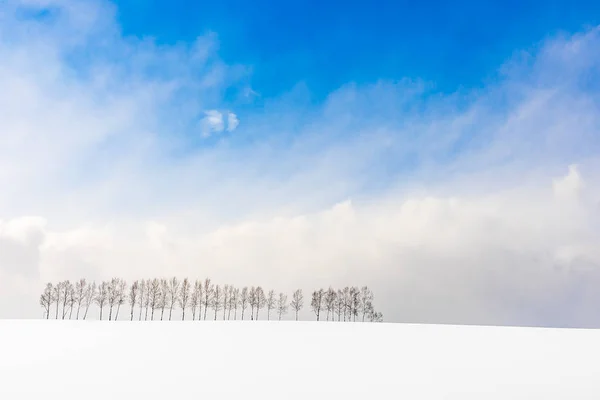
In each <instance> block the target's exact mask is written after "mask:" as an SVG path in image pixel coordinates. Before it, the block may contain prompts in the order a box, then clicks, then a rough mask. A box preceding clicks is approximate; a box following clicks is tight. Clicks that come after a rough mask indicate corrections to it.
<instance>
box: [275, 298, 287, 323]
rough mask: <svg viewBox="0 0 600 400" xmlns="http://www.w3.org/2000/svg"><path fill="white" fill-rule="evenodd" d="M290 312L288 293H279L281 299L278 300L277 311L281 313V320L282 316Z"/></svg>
mask: <svg viewBox="0 0 600 400" xmlns="http://www.w3.org/2000/svg"><path fill="white" fill-rule="evenodd" d="M287 312H288V303H287V295H285V294H283V293H279V300H278V301H277V313H278V314H279V320H280V321H281V317H282V316H284V315H285V314H287Z"/></svg>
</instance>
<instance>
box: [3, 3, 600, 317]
mask: <svg viewBox="0 0 600 400" xmlns="http://www.w3.org/2000/svg"><path fill="white" fill-rule="evenodd" d="M15 4H17V3H15V2H10V3H9V5H8V6H5V5H4V4H3V5H2V6H0V16H1V17H2V22H3V23H2V24H0V37H2V38H4V39H0V57H1V58H2V60H3V63H2V66H0V87H3V88H4V90H3V91H2V92H1V94H0V187H2V188H3V195H2V196H1V197H0V210H2V215H0V217H1V218H2V219H3V221H5V222H3V223H2V224H0V247H1V248H3V249H5V250H4V251H3V252H0V296H2V299H7V301H2V302H0V316H37V315H39V310H38V305H37V294H38V291H39V290H40V288H41V287H42V285H43V282H44V281H46V280H56V279H63V278H67V277H68V278H71V279H75V278H79V277H80V276H86V277H89V278H91V279H103V278H108V277H110V276H113V275H120V276H123V277H125V278H127V279H134V278H137V277H147V276H151V275H160V276H164V275H188V276H190V277H204V276H212V277H213V279H214V280H216V281H219V282H223V283H234V284H239V285H243V284H248V285H252V284H262V285H264V286H268V287H273V288H276V289H279V290H287V291H290V290H292V289H293V288H295V287H296V286H301V287H304V288H306V289H307V290H308V289H310V288H312V287H314V286H318V285H329V284H333V285H336V286H340V285H348V284H356V285H362V284H364V283H366V284H369V285H371V286H372V287H373V289H374V290H375V292H376V294H377V302H378V305H379V306H380V308H381V309H382V311H383V312H384V313H385V315H386V317H387V319H388V320H392V321H400V320H408V321H427V322H466V323H491V324H496V323H510V324H539V325H565V326H592V325H597V324H598V322H597V319H596V318H595V315H596V305H597V304H600V298H599V297H600V294H597V292H598V291H597V290H596V289H597V287H598V286H600V274H599V271H598V265H599V263H600V255H599V253H598V250H597V247H598V246H597V245H596V244H597V243H598V242H599V239H600V232H599V228H598V227H599V226H600V224H599V222H600V218H599V216H598V212H599V207H598V200H599V199H600V197H599V194H600V190H599V189H600V187H599V183H600V176H598V173H597V172H596V171H600V168H599V164H600V159H599V157H598V154H600V142H599V141H598V140H597V137H598V136H597V133H598V130H599V129H598V128H599V127H600V121H599V118H600V117H598V116H599V115H600V113H598V111H599V110H598V103H597V101H596V99H597V94H596V93H595V92H590V91H589V90H588V91H586V90H583V89H582V86H581V85H578V84H577V82H578V79H582V77H584V76H588V75H589V73H590V71H592V70H594V68H597V66H598V65H599V64H600V60H598V59H597V57H595V56H593V54H595V53H593V52H589V51H579V50H578V51H575V50H574V47H573V42H571V41H569V40H566V41H565V40H562V39H561V40H553V41H550V42H548V43H547V44H546V46H545V47H543V48H542V50H541V51H540V53H538V54H534V55H532V57H533V58H534V59H535V60H536V62H535V63H533V65H529V64H525V65H522V64H519V63H518V62H512V63H511V64H510V65H509V67H510V68H508V67H507V68H505V78H504V79H503V80H502V81H500V82H498V83H497V84H496V85H494V86H490V87H488V88H487V89H486V90H484V91H481V92H479V93H478V94H477V96H473V98H474V99H470V100H469V102H468V106H467V107H464V106H463V107H462V108H459V107H458V105H457V104H458V103H460V102H461V101H462V100H464V99H461V98H460V94H455V95H454V96H449V97H439V96H437V97H436V99H434V100H431V98H421V97H420V96H421V94H422V93H423V92H424V91H425V90H426V89H427V86H426V85H423V84H420V83H411V82H401V83H400V84H390V83H385V82H381V83H377V84H374V85H368V86H366V87H356V86H348V87H344V88H341V89H340V90H339V91H337V92H336V93H333V94H332V95H331V96H330V98H329V99H328V101H327V103H326V105H325V106H324V107H323V108H322V109H318V110H312V112H311V113H309V115H308V116H307V114H306V113H304V114H303V119H302V120H301V121H300V123H298V117H297V115H296V114H295V111H294V109H293V107H291V106H290V104H294V101H295V99H296V97H295V96H296V94H291V95H290V96H289V97H286V98H282V99H280V101H278V102H273V104H271V105H269V106H268V107H267V108H266V109H265V110H264V113H261V114H264V115H265V117H264V119H263V117H261V116H260V115H258V116H248V117H246V114H245V115H244V129H245V130H246V129H248V134H249V135H250V134H252V130H255V131H257V132H258V131H260V133H261V134H263V136H262V137H263V138H264V140H262V141H259V142H260V143H259V144H258V145H252V146H245V147H244V146H238V147H236V146H228V145H227V144H225V145H216V146H214V147H212V148H200V149H195V150H194V149H193V148H192V150H190V146H189V144H190V143H194V141H193V139H189V135H188V133H189V131H188V130H187V128H186V127H187V126H190V125H191V121H197V117H198V115H202V116H203V117H202V120H201V128H202V129H203V131H202V132H203V134H212V133H214V132H222V131H223V130H225V129H228V130H233V127H237V124H238V121H237V116H235V114H233V113H227V116H225V115H224V114H223V113H222V112H221V111H218V110H217V108H219V106H220V97H219V96H220V94H219V93H221V92H222V90H221V89H222V88H223V87H225V86H227V85H228V84H231V83H232V82H235V80H236V77H237V76H238V75H237V74H238V72H236V71H237V70H236V69H235V68H232V67H230V66H226V65H224V64H223V63H222V62H220V61H219V60H218V58H217V57H216V55H215V54H214V46H213V45H212V44H211V43H212V42H213V40H214V38H212V37H211V36H208V37H204V38H200V39H199V40H198V41H197V42H196V43H195V44H194V45H193V46H190V47H189V48H188V47H173V48H170V47H164V46H163V47H159V46H155V45H154V44H152V43H149V42H144V41H137V40H134V39H133V38H123V37H121V36H119V34H118V27H117V26H116V24H115V21H114V17H113V13H114V10H113V9H112V8H111V7H110V6H108V5H107V4H106V3H103V2H89V5H87V6H86V7H91V8H90V9H93V10H94V13H93V14H90V15H93V16H94V18H88V17H85V18H84V16H83V15H82V14H81V12H80V11H77V10H76V6H75V5H74V4H75V2H69V1H64V2H53V3H52V4H54V5H56V6H57V7H58V10H59V15H60V18H58V20H57V21H60V23H50V24H48V23H43V22H40V21H17V20H16V19H15V18H14V16H13V14H12V8H14V7H15ZM77 4H79V3H77ZM86 4H87V3H86ZM77 7H79V6H77ZM23 24H26V25H23ZM69 37H73V38H77V40H76V41H75V42H72V41H69V40H67V39H66V38H69ZM571 40H572V41H576V42H577V49H582V48H583V49H586V48H588V49H593V48H595V47H597V45H598V44H600V37H599V33H598V31H597V30H592V31H589V32H585V33H583V34H580V35H577V36H576V37H574V38H572V39H571ZM78 46H91V47H92V48H94V49H103V50H107V49H110V51H113V52H114V53H111V54H113V55H114V54H118V55H122V54H127V55H128V58H127V59H128V60H131V63H129V64H128V66H123V65H121V64H118V63H114V62H113V61H112V58H111V57H108V56H107V57H106V58H103V57H102V56H101V54H103V53H102V52H101V51H98V52H93V51H92V52H90V53H91V54H98V56H97V57H93V58H92V59H91V60H89V61H87V63H84V65H83V67H82V68H83V72H82V71H79V70H74V69H73V68H72V66H71V64H69V63H68V62H67V58H65V54H69V55H71V56H72V55H74V54H75V55H76V54H77V53H76V49H77V48H78ZM566 54H568V57H566V56H565V55H566ZM116 58H118V57H116ZM40 65H44V67H45V68H43V69H40V68H39V66H40ZM157 65H160V66H161V67H164V70H163V71H164V74H160V75H156V74H155V73H153V71H155V67H156V66H157ZM77 71H79V72H81V74H76V73H75V72H77ZM197 71H203V72H202V73H198V72H197ZM198 92H200V93H201V94H202V96H198ZM189 93H193V95H189ZM299 96H300V97H301V95H299ZM198 98H201V99H202V101H199V100H198ZM290 98H292V100H290ZM457 98H458V99H457ZM413 103H414V104H417V105H418V107H415V108H417V109H418V110H420V111H419V112H416V111H410V112H407V113H398V111H397V109H403V108H402V107H399V105H402V106H403V107H404V106H405V107H406V108H407V109H409V110H412V109H411V107H410V105H411V104H413ZM204 110H209V111H207V112H206V113H204ZM225 119H227V121H225ZM291 131H293V132H294V133H295V136H294V137H289V138H290V140H289V141H288V140H282V138H284V139H287V138H288V136H285V135H288V133H289V132H291ZM232 137H233V136H232ZM281 143H286V144H284V145H282V144H281ZM457 149H458V150H457ZM182 150H183V151H182ZM182 153H183V155H182ZM174 154H175V155H177V157H175V156H173V155H174ZM570 165H573V166H572V167H571V168H570V169H569V166H570ZM575 165H577V167H575ZM394 171H398V172H394ZM583 182H585V185H584V184H583ZM565 198H566V199H568V201H564V200H565ZM28 215H39V216H41V217H36V218H24V216H28ZM2 257H4V258H2Z"/></svg>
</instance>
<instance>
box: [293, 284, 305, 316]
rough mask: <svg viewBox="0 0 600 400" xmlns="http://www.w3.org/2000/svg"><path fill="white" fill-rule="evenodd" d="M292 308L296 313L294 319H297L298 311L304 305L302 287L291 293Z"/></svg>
mask: <svg viewBox="0 0 600 400" xmlns="http://www.w3.org/2000/svg"><path fill="white" fill-rule="evenodd" d="M290 305H291V306H292V309H293V310H294V312H295V313H296V321H298V313H299V312H300V310H301V309H302V307H304V295H303V294H302V289H298V290H296V291H295V292H294V294H292V302H291V303H290Z"/></svg>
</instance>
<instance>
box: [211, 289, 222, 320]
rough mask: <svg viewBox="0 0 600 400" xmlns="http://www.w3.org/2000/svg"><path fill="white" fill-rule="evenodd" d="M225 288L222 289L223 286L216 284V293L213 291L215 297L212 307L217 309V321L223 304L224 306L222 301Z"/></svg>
mask: <svg viewBox="0 0 600 400" xmlns="http://www.w3.org/2000/svg"><path fill="white" fill-rule="evenodd" d="M222 298H223V290H222V289H221V287H220V286H219V285H215V289H214V293H213V297H212V304H211V307H212V309H213V310H215V321H216V320H217V313H218V312H219V311H220V310H221V306H222V303H221V302H222V301H223V299H222Z"/></svg>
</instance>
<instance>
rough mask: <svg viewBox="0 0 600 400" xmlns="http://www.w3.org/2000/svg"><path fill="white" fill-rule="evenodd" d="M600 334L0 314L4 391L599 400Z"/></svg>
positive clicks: (15, 395)
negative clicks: (42, 318)
mask: <svg viewBox="0 0 600 400" xmlns="http://www.w3.org/2000/svg"><path fill="white" fill-rule="evenodd" d="M598 360H600V331H594V330H560V329H531V328H495V327H457V326H435V325H402V324H373V323H368V324H367V323H365V324H362V323H326V322H320V323H316V322H266V321H254V322H250V321H246V322H241V321H237V322H228V321H225V322H222V321H219V322H213V321H211V322H191V321H187V322H181V321H178V322H125V321H123V322H108V321H52V320H50V321H0V381H1V384H0V398H1V399H10V400H17V399H61V400H68V399H89V400H92V399H103V400H109V399H145V400H151V399H203V398H204V399H211V400H213V399H239V398H249V399H263V400H267V399H281V400H283V399H410V400H418V399H447V400H448V399H456V400H470V399H473V400H475V399H477V400H481V399H485V400H494V399H502V400H505V399H511V400H519V399H523V400H525V399H528V400H529V399H544V400H552V399H598V398H600V379H599V378H598V377H599V376H600V364H599V363H598Z"/></svg>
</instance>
